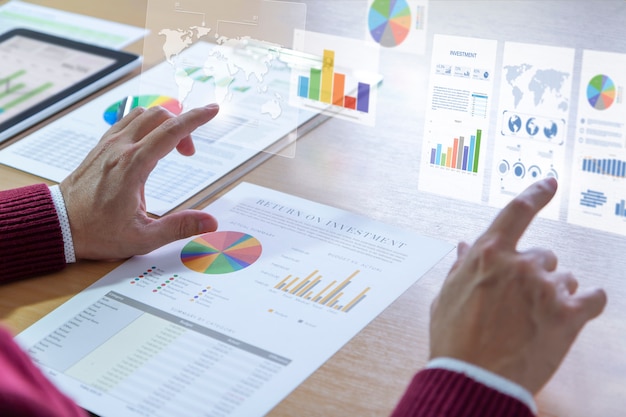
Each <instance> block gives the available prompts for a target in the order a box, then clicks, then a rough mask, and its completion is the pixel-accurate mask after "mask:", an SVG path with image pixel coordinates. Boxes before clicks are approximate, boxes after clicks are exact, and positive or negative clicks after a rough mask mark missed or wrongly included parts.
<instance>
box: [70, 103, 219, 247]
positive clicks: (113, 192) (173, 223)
mask: <svg viewBox="0 0 626 417" xmlns="http://www.w3.org/2000/svg"><path fill="white" fill-rule="evenodd" d="M218 110H219V108H218V106H217V105H214V104H213V105H208V106H206V107H200V108H196V109H192V110H190V111H188V112H186V113H183V114H181V115H180V116H174V115H173V114H171V113H170V112H168V111H167V110H165V109H163V108H161V107H153V108H150V109H148V110H145V109H142V108H136V109H134V110H133V111H132V112H131V113H130V114H129V115H128V116H126V117H125V118H123V119H122V120H121V121H119V122H118V123H116V124H115V125H113V126H112V127H111V128H110V129H109V131H108V132H106V133H105V134H104V136H103V137H102V139H101V140H100V142H99V143H98V145H97V146H96V147H95V148H94V149H93V150H92V151H91V152H90V153H89V155H88V156H87V157H86V158H85V160H84V161H83V162H82V163H81V165H80V166H79V167H78V168H77V169H76V170H75V171H74V172H73V173H72V174H71V175H70V176H68V177H67V178H66V179H65V180H64V181H63V182H62V183H61V184H60V189H61V193H62V194H63V197H64V199H65V205H66V207H67V214H68V217H69V221H70V228H71V232H72V237H73V241H74V250H75V252H76V258H77V259H122V258H127V257H130V256H133V255H138V254H144V253H147V252H150V251H151V250H153V249H156V248H158V247H160V246H162V245H165V244H166V243H169V242H171V241H173V240H177V239H182V238H185V237H189V236H192V235H195V234H199V233H205V232H210V231H214V230H215V229H216V228H217V221H216V220H215V219H214V218H213V217H212V216H211V215H210V214H207V213H204V212H202V211H198V210H183V211H181V212H178V213H173V214H169V215H166V216H164V217H162V218H160V219H154V218H151V217H149V216H148V215H147V213H146V202H145V197H144V186H145V184H146V181H147V179H148V176H149V175H150V172H152V170H153V169H154V167H156V164H157V162H158V161H159V160H160V159H161V158H163V157H164V156H165V155H167V154H168V153H169V152H171V151H172V150H173V149H174V148H176V149H177V150H178V152H180V153H181V154H183V155H191V154H193V153H194V146H193V142H192V139H191V136H190V134H191V132H192V131H193V130H195V129H196V128H197V127H199V126H200V125H203V124H204V123H207V122H208V121H209V120H211V119H212V118H213V117H215V115H216V114H217V112H218Z"/></svg>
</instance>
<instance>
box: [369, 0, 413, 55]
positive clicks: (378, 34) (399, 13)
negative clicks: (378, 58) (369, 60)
mask: <svg viewBox="0 0 626 417" xmlns="http://www.w3.org/2000/svg"><path fill="white" fill-rule="evenodd" d="M368 27H369V31H370V34H371V35H372V38H373V39H374V40H375V41H376V42H378V43H379V44H380V45H382V46H385V47H388V48H393V47H394V46H398V45H400V44H401V43H402V42H404V40H405V39H406V37H407V36H408V35H409V32H410V30H411V8H410V7H409V5H408V3H407V2H406V0H374V2H373V3H372V5H371V7H370V11H369V17H368Z"/></svg>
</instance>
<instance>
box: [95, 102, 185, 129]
mask: <svg viewBox="0 0 626 417" xmlns="http://www.w3.org/2000/svg"><path fill="white" fill-rule="evenodd" d="M122 102H123V100H120V101H118V102H116V103H113V104H111V105H110V106H109V107H108V108H107V109H106V110H105V111H104V120H105V121H106V122H107V123H108V124H110V125H112V124H114V123H115V122H116V121H117V112H118V110H119V109H120V106H121V105H122ZM156 106H161V107H163V108H165V109H167V110H169V111H170V112H172V113H173V114H175V115H179V114H180V113H181V111H182V106H181V105H180V102H179V101H178V100H176V99H173V98H171V97H167V96H159V95H145V96H136V97H133V103H132V105H131V107H132V108H133V109H134V108H135V107H145V108H150V107H156Z"/></svg>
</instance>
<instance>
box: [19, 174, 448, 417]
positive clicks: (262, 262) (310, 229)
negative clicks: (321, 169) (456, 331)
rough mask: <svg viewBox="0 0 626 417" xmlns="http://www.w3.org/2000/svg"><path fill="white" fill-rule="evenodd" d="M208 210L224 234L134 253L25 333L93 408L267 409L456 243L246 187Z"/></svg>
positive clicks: (163, 412) (61, 381)
mask: <svg viewBox="0 0 626 417" xmlns="http://www.w3.org/2000/svg"><path fill="white" fill-rule="evenodd" d="M206 210H207V211H208V212H210V213H212V214H213V215H215V216H216V217H217V218H218V220H219V222H220V227H219V229H218V230H217V231H216V232H213V233H208V234H204V235H200V236H196V237H192V238H189V239H183V240H180V241H177V242H173V243H171V244H169V245H166V246H164V247H162V248H160V249H158V250H155V251H154V252H152V253H150V254H148V255H145V256H139V257H135V258H132V259H130V260H129V261H127V262H126V263H124V264H123V265H121V266H120V267H118V268H117V269H115V270H114V271H112V272H111V273H110V274H108V275H106V276H105V277H103V278H102V279H101V280H100V281H98V282H96V283H95V284H93V285H92V286H91V287H89V288H87V289H86V290H84V291H83V292H81V293H80V294H78V295H76V296H75V297H73V298H72V299H71V300H69V301H68V302H67V303H65V304H63V305H62V306H60V307H59V308H58V309H56V310H55V311H53V312H52V313H50V314H49V315H47V316H46V317H44V318H43V319H42V320H40V321H38V322H37V323H35V324H34V325H33V326H31V327H30V328H28V329H27V330H25V331H24V332H22V333H21V334H20V335H18V337H17V341H18V342H19V343H20V345H21V346H23V347H24V349H26V350H27V351H28V353H29V354H30V356H31V357H32V358H33V360H34V361H35V362H36V363H37V364H38V365H39V366H40V367H41V368H42V369H43V371H44V372H45V373H46V374H47V376H48V377H49V378H50V379H51V380H52V381H53V382H54V383H55V384H56V385H57V386H59V387H60V388H61V389H62V390H63V391H65V392H66V393H67V394H68V395H70V396H71V397H72V398H74V399H75V400H76V401H77V402H78V403H79V404H80V405H81V406H83V407H84V408H86V409H88V410H90V411H92V412H94V413H96V414H98V415H102V416H116V417H124V416H127V417H136V416H148V415H149V416H172V415H177V412H179V411H180V410H185V414H186V415H198V416H199V415H211V416H246V417H249V416H261V415H264V414H266V413H267V412H269V410H271V409H272V408H273V407H274V406H275V405H276V404H277V403H278V402H280V401H281V400H282V399H283V398H284V397H285V396H287V395H288V394H289V393H290V392H291V391H292V390H293V389H295V388H296V387H297V386H298V385H299V384H300V383H302V382H303V381H304V380H305V379H306V378H307V377H308V376H309V375H310V374H311V373H313V372H314V371H315V370H316V369H317V368H318V367H319V366H321V365H322V364H323V363H324V362H325V361H326V360H328V359H329V358H330V357H331V356H332V355H333V354H334V353H335V352H336V351H337V350H339V349H340V348H341V347H342V346H343V345H344V344H345V343H347V342H348V341H349V340H350V339H351V338H352V337H353V336H355V335H356V334H357V333H358V332H359V331H360V330H362V329H363V328H364V327H365V326H366V325H367V324H368V323H369V322H370V321H371V320H373V319H374V318H375V317H376V316H377V315H378V314H380V313H381V312H382V311H383V310H384V309H385V308H386V307H387V306H389V304H391V303H392V302H393V301H394V300H395V299H396V298H397V297H398V296H400V295H401V294H402V293H403V292H404V291H405V290H407V289H408V288H409V287H410V286H411V285H412V284H414V283H415V282H416V281H417V280H418V279H419V278H420V277H421V276H422V275H423V274H424V273H425V272H426V271H428V270H429V269H430V268H431V267H432V266H433V265H435V264H436V263H437V262H438V261H439V260H440V259H441V258H442V257H443V256H445V255H446V254H447V253H448V252H449V251H450V250H451V249H452V248H453V247H454V246H453V245H452V244H449V243H447V242H443V241H440V240H437V239H432V238H428V237H424V236H419V235H416V234H413V233H411V232H410V231H407V230H405V229H399V228H395V227H391V226H387V225H385V224H381V223H379V222H376V221H373V220H369V219H367V218H364V217H359V216H356V215H353V214H351V213H348V212H346V211H343V210H339V209H335V208H332V207H329V206H325V205H321V204H317V203H313V202H310V201H307V200H303V199H300V198H297V197H294V196H291V195H287V194H283V193H280V192H277V191H274V190H270V189H267V188H263V187H259V186H256V185H252V184H248V183H243V184H240V185H239V186H237V187H236V188H234V189H233V190H232V191H230V192H229V193H227V194H226V195H224V196H223V197H221V198H220V199H219V200H217V201H216V202H214V203H213V204H211V205H210V206H209V207H207V209H206ZM389 343H393V341H392V340H390V341H389Z"/></svg>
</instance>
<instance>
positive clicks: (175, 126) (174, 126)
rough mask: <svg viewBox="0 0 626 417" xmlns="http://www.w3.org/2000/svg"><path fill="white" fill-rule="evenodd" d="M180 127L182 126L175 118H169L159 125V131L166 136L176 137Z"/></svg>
mask: <svg viewBox="0 0 626 417" xmlns="http://www.w3.org/2000/svg"><path fill="white" fill-rule="evenodd" d="M182 127H183V124H182V122H181V121H180V119H178V118H177V117H171V118H169V119H167V120H165V121H164V122H163V123H161V129H162V130H163V131H164V132H165V134H167V135H178V134H179V132H180V131H181V128H182Z"/></svg>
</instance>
